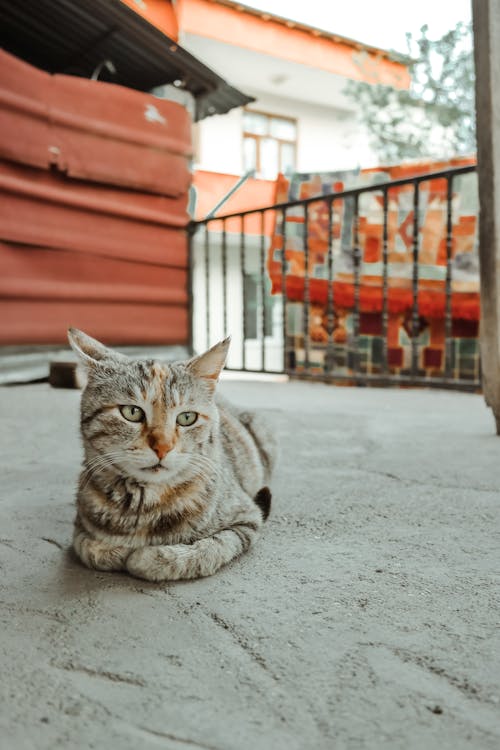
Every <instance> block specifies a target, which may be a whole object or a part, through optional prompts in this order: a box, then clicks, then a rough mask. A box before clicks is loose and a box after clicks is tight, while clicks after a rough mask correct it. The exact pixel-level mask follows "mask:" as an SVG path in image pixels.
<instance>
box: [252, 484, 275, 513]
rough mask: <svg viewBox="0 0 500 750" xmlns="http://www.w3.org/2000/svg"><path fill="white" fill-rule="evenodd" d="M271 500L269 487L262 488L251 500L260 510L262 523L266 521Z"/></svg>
mask: <svg viewBox="0 0 500 750" xmlns="http://www.w3.org/2000/svg"><path fill="white" fill-rule="evenodd" d="M271 498H272V494H271V490H270V489H269V487H262V489H260V490H259V491H258V492H257V494H256V495H255V497H254V499H253V501H254V503H255V504H256V505H257V506H258V507H259V508H260V511H261V513H262V518H263V520H264V521H267V519H268V518H269V513H270V512H271Z"/></svg>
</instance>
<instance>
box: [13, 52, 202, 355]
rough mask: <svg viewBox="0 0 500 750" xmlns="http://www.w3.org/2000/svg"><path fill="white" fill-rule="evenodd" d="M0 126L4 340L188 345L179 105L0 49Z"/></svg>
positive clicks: (184, 133) (186, 140)
mask: <svg viewBox="0 0 500 750" xmlns="http://www.w3.org/2000/svg"><path fill="white" fill-rule="evenodd" d="M0 127H2V139H1V142H0V267H1V269H2V274H1V277H0V344H30V343H31V344H53V343H54V344H56V343H64V342H65V340H66V329H67V328H68V326H70V325H73V326H76V327H79V328H84V329H86V330H88V331H89V332H90V333H93V334H94V335H96V336H98V337H101V338H103V339H104V340H106V341H109V342H110V343H117V344H147V343H151V344H153V343H154V344H161V343H164V344H186V343H187V342H188V340H189V320H188V289H187V281H188V270H187V269H188V251H187V236H186V231H185V230H186V225H187V222H188V216H187V213H186V206H187V189H188V186H189V182H190V174H189V171H188V160H187V155H188V154H189V151H190V123H189V117H188V115H187V113H186V112H185V111H184V109H183V108H182V107H180V106H179V105H177V104H173V103H171V102H163V101H160V100H158V99H156V98H155V97H152V96H150V95H148V94H142V93H139V92H135V91H129V90H127V89H125V88H122V87H120V86H112V85H110V84H103V83H99V82H96V81H86V80H82V79H76V78H68V77H65V76H49V75H47V74H45V73H41V72H40V71H38V70H36V69H35V68H33V67H31V66H29V65H26V64H25V63H21V62H20V61H18V60H16V59H15V58H13V57H12V56H10V55H6V54H5V53H3V52H0ZM49 167H52V169H49ZM61 170H64V171H61ZM132 188H133V189H132Z"/></svg>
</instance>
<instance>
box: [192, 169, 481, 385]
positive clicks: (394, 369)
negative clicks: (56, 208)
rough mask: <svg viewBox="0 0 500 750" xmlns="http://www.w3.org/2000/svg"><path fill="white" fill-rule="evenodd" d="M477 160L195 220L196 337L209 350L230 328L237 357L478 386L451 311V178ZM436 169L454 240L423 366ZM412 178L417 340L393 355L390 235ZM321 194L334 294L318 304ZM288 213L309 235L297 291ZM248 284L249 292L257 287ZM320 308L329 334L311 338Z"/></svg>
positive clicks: (447, 242) (322, 374)
mask: <svg viewBox="0 0 500 750" xmlns="http://www.w3.org/2000/svg"><path fill="white" fill-rule="evenodd" d="M475 169H476V168H475V166H464V167H459V168H454V169H448V170H445V171H440V172H433V173H427V174H421V175H418V176H414V177H409V178H404V179H399V180H393V181H390V182H383V183H376V184H370V185H363V186H360V187H355V188H351V189H347V190H342V191H340V192H337V193H331V194H328V195H318V196H315V197H311V198H306V199H303V200H292V201H288V202H286V203H278V204H275V205H273V206H268V207H265V208H260V209H252V210H246V211H240V212H235V213H230V214H226V215H224V216H221V217H210V218H206V219H204V220H202V221H198V222H192V223H191V227H190V267H191V283H192V316H193V317H192V321H193V343H194V346H195V348H196V349H197V350H201V349H203V348H205V347H207V346H210V345H212V344H213V343H215V341H217V340H218V339H220V338H222V337H224V336H226V335H229V334H231V335H232V337H233V346H232V353H231V356H230V359H229V363H228V364H229V369H234V370H241V371H252V372H283V373H287V374H288V375H291V376H296V377H305V378H314V379H319V380H327V381H335V382H350V383H354V384H357V385H367V384H374V385H388V384H399V385H425V386H437V387H452V388H460V389H464V390H477V389H478V388H479V387H480V371H479V360H478V359H477V363H476V362H475V360H474V362H473V364H472V365H471V364H470V362H469V366H468V369H466V370H464V369H463V367H462V365H461V364H460V361H459V357H458V354H457V352H458V350H457V340H458V339H457V337H456V336H455V335H454V332H453V329H454V320H453V317H452V283H453V280H454V271H453V259H454V242H455V237H454V223H453V210H454V209H453V201H454V184H455V183H456V181H457V180H458V178H460V177H461V176H462V175H468V174H471V173H474V172H475ZM434 180H444V181H445V188H444V190H442V193H443V195H444V196H445V208H444V210H445V217H444V230H445V231H444V237H443V240H442V241H443V244H444V251H445V268H443V271H442V273H443V274H444V280H443V281H444V314H442V315H441V323H440V325H442V326H444V328H443V333H442V338H443V339H444V341H443V344H444V345H443V347H442V349H443V351H442V354H443V357H442V361H441V363H440V364H439V365H436V366H435V367H434V368H432V367H429V368H425V367H423V366H422V352H423V349H424V348H425V343H426V342H425V340H424V338H423V337H422V335H421V330H422V325H423V323H422V314H421V310H420V305H419V296H420V294H419V282H420V271H421V264H420V254H421V229H422V226H421V213H422V211H421V208H422V207H421V200H422V184H423V183H429V182H431V181H434ZM408 186H410V189H411V190H412V199H411V206H410V208H411V211H412V213H413V216H412V217H411V216H410V213H411V211H410V210H409V212H408V214H409V216H410V221H409V226H410V227H411V234H410V240H409V242H410V245H411V252H410V258H411V284H410V286H411V305H410V309H409V310H408V311H407V320H406V321H405V326H406V328H405V331H406V334H407V337H408V341H407V345H406V350H405V354H404V356H405V357H406V360H407V361H406V363H404V362H402V363H399V366H394V363H393V362H391V357H390V354H391V351H392V350H391V347H390V346H389V328H390V322H391V314H392V313H391V310H390V299H391V263H390V260H389V256H390V253H391V252H393V251H394V247H390V231H389V220H390V214H391V208H390V201H391V200H392V198H393V196H395V195H397V191H398V189H401V188H405V189H406V191H407V192H408ZM373 196H376V197H377V200H378V204H379V205H380V210H381V216H382V221H381V237H380V241H381V282H380V287H381V302H380V309H379V310H378V312H376V313H375V317H376V318H377V322H376V325H377V326H378V329H377V336H376V337H375V338H376V339H377V341H376V344H377V347H376V348H377V356H378V359H377V362H376V363H375V364H374V363H373V362H367V358H366V353H365V352H364V351H363V349H362V347H361V343H366V336H364V335H363V331H362V330H361V326H360V323H361V322H362V318H363V315H364V312H363V310H362V304H361V298H362V288H363V271H364V258H363V257H362V256H363V250H362V249H361V247H360V204H361V203H362V202H363V200H365V198H367V197H373ZM318 204H321V208H322V210H323V213H324V212H325V211H326V216H327V221H326V237H325V238H324V244H325V250H326V252H325V256H326V257H325V264H324V270H323V276H322V278H321V282H322V283H323V287H322V289H323V295H324V296H325V297H326V299H325V300H324V302H323V304H322V305H319V307H320V308H321V310H320V312H319V313H318V304H317V303H316V302H315V300H314V299H312V298H311V290H312V288H313V287H314V288H315V289H316V287H317V283H318V281H317V279H316V278H315V275H314V272H313V273H312V272H311V271H312V270H313V269H311V262H310V255H311V235H310V220H311V214H312V213H314V208H315V206H316V207H317V205H318ZM346 206H349V212H348V213H349V214H350V219H349V220H347V219H346V218H345V217H346V213H347V212H346V211H345V210H344V213H343V216H344V218H343V219H342V221H340V222H339V220H338V215H339V209H340V208H342V209H345V207H346ZM340 213H341V212H340ZM290 219H293V220H294V221H297V222H299V223H300V224H301V225H302V227H303V229H302V232H301V234H302V236H301V237H300V236H299V238H298V239H297V236H295V240H294V242H295V244H294V248H295V252H296V253H297V252H298V253H302V257H303V278H302V277H301V279H302V280H301V282H300V284H301V288H300V292H299V293H297V292H295V296H293V295H290V294H289V292H288V287H289V283H290V282H289V275H290V257H289V256H290V253H289V251H288V249H287V239H288V238H287V232H289V231H290V228H293V225H292V224H291V223H290V221H289V220H290ZM334 230H335V231H334ZM392 234H394V232H393V233H392ZM339 236H341V237H342V239H341V240H339ZM271 237H274V238H275V237H279V238H280V241H281V251H280V250H279V248H278V249H276V251H275V255H277V256H278V255H280V261H279V263H280V271H279V276H280V279H279V284H278V286H279V287H280V288H281V294H278V295H275V296H273V297H271V296H270V294H269V280H268V278H269V277H268V272H267V269H266V260H267V257H268V253H269V247H270V239H271ZM346 237H347V240H346ZM346 242H347V244H346ZM393 242H394V238H393ZM334 245H335V251H334ZM342 255H343V256H344V257H347V258H348V259H349V263H350V264H351V265H350V269H351V270H350V278H351V280H352V288H353V294H352V304H351V305H349V306H348V307H349V309H348V310H347V314H348V318H349V321H348V326H347V327H348V335H347V336H346V338H345V340H344V341H339V337H338V335H337V334H338V331H339V328H338V320H337V318H338V303H337V300H336V269H335V266H336V264H337V263H338V262H339V256H342ZM275 265H276V264H275ZM249 279H250V281H251V283H250V281H249ZM275 281H276V280H275ZM325 285H326V292H325V289H324V287H325ZM297 294H298V296H297ZM250 296H251V297H252V299H249V297H250ZM313 297H314V295H313ZM278 301H279V302H278ZM344 312H345V310H344ZM318 314H319V315H321V314H322V323H321V326H320V332H321V334H322V336H323V338H322V340H321V342H320V344H318V342H317V341H315V340H314V330H313V329H312V323H313V320H312V318H313V317H314V316H317V315H318ZM365 317H366V315H365ZM362 339H363V342H362ZM374 341H375V339H374ZM470 341H471V343H470V346H469V350H471V348H472V349H474V347H476V348H477V335H474V334H472V335H471V338H470ZM469 354H470V351H469ZM474 356H475V355H474ZM469 359H470V357H469ZM471 361H472V360H471Z"/></svg>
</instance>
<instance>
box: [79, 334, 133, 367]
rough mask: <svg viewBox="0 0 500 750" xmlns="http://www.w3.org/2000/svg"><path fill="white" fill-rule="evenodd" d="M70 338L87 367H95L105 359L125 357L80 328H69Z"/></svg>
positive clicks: (81, 360)
mask: <svg viewBox="0 0 500 750" xmlns="http://www.w3.org/2000/svg"><path fill="white" fill-rule="evenodd" d="M68 340H69V343H70V345H71V348H72V349H73V351H74V352H75V354H76V355H77V356H78V359H79V360H80V362H82V363H83V364H84V365H86V366H87V367H94V366H95V365H96V364H98V363H99V362H102V361H103V360H110V359H111V360H116V359H121V358H123V357H124V355H120V354H118V353H117V352H114V351H113V350H112V349H108V347H107V346H104V344H101V342H100V341H97V339H93V338H92V336H88V335H87V334H86V333H84V332H83V331H79V330H78V328H69V329H68Z"/></svg>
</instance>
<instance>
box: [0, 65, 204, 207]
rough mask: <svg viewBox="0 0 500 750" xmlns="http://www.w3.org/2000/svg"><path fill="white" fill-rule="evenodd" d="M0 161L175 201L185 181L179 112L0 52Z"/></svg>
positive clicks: (184, 115)
mask: <svg viewBox="0 0 500 750" xmlns="http://www.w3.org/2000/svg"><path fill="white" fill-rule="evenodd" d="M0 71H1V74H0V128H1V133H2V138H1V140H0V157H4V158H6V159H9V160H12V161H16V162H19V163H22V164H28V165H31V166H36V167H46V168H48V167H49V166H50V165H52V166H53V167H55V168H57V169H59V170H60V171H63V172H65V173H66V174H67V175H68V176H71V177H78V178H82V179H86V180H89V181H93V182H104V183H107V184H111V185H117V186H120V187H128V188H132V189H135V190H143V191H148V192H154V193H159V194H160V195H168V196H172V197H176V196H179V195H181V194H182V193H185V192H186V190H187V189H188V187H189V184H190V181H191V177H190V172H189V157H190V154H191V122H190V118H189V114H188V112H187V111H186V109H185V108H184V107H182V106H181V105H179V104H177V103H175V102H169V101H164V100H161V99H158V98H156V97H153V96H151V95H150V94H144V93H142V92H139V91H133V90H131V89H127V88H125V87H123V86H116V85H114V84H110V83H103V82H101V81H91V80H86V79H83V78H76V77H74V76H62V75H56V76H50V75H48V74H47V73H42V72H41V71H39V70H37V69H36V68H34V67H33V66H31V65H28V64H26V63H24V62H21V61H20V60H17V59H16V58H15V57H13V56H12V55H9V54H7V53H6V52H3V51H0Z"/></svg>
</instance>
